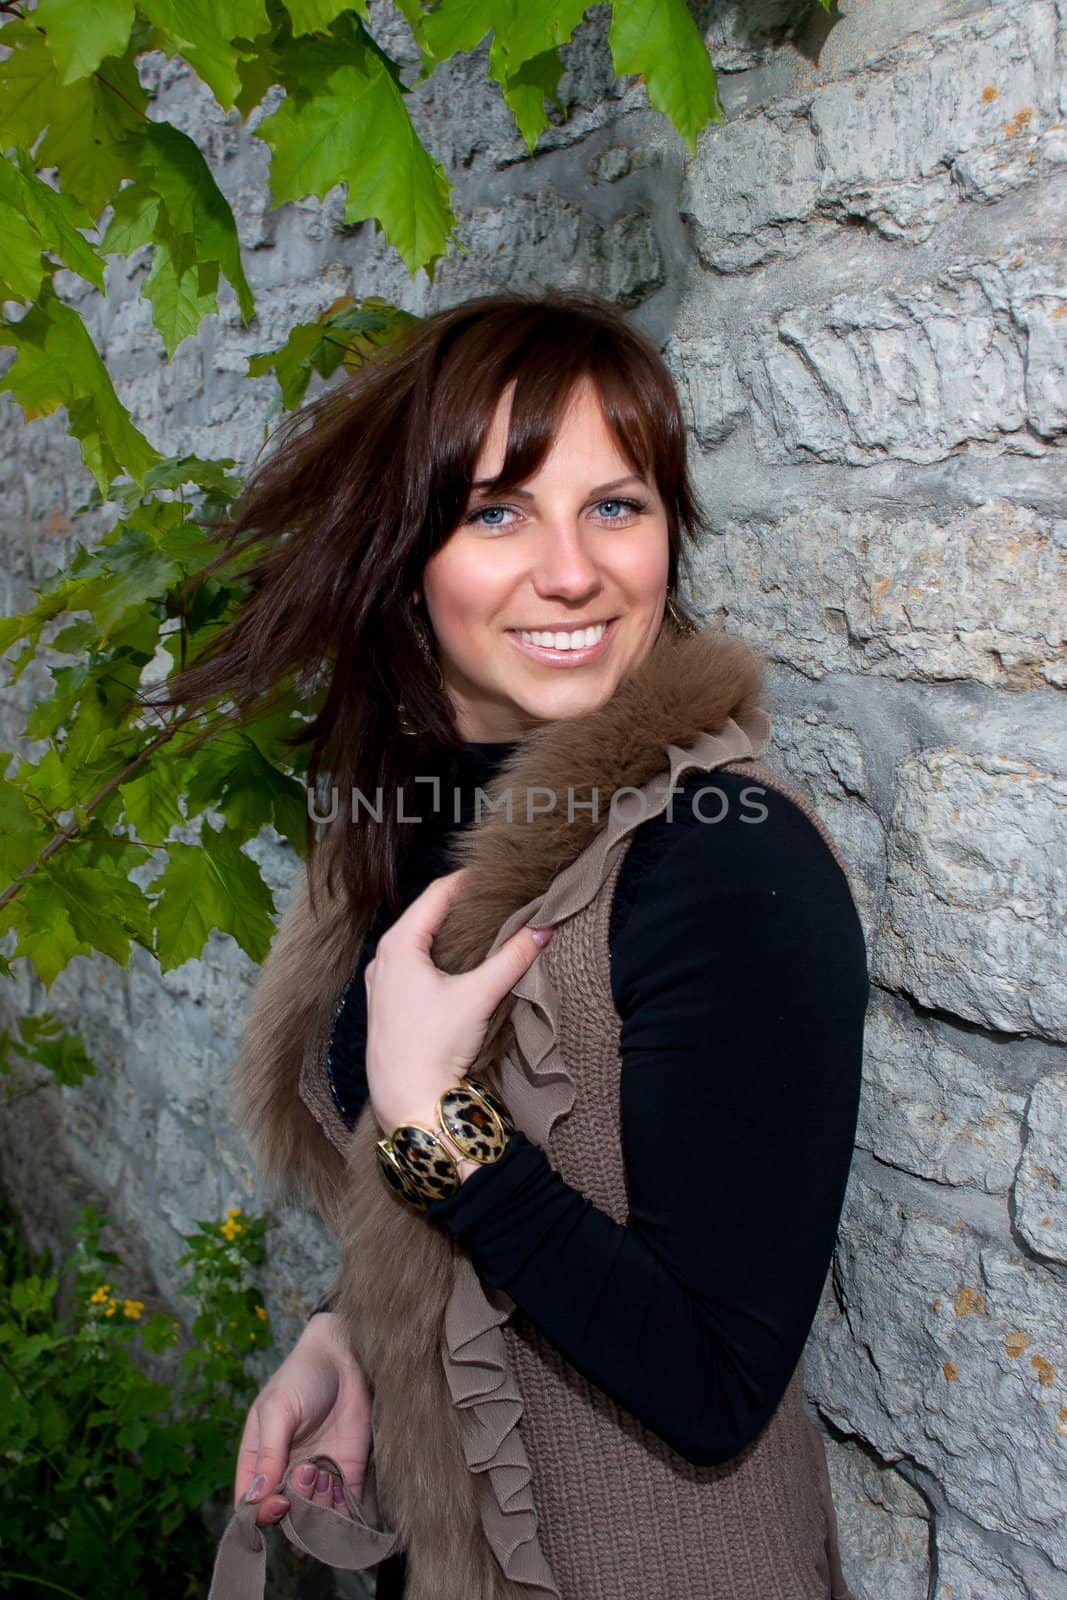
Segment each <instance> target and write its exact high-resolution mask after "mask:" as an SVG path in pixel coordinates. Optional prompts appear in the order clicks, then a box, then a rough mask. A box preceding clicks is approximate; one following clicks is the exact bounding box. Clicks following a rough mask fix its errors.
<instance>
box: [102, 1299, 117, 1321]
mask: <svg viewBox="0 0 1067 1600" xmlns="http://www.w3.org/2000/svg"><path fill="white" fill-rule="evenodd" d="M115 1306H116V1302H115V1301H114V1300H109V1301H108V1303H107V1305H106V1306H105V1307H104V1316H105V1317H113V1316H114V1315H115Z"/></svg>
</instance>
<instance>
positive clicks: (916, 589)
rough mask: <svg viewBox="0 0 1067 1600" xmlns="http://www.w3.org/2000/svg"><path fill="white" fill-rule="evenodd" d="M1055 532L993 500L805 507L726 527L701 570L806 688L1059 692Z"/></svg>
mask: <svg viewBox="0 0 1067 1600" xmlns="http://www.w3.org/2000/svg"><path fill="white" fill-rule="evenodd" d="M683 371H684V373H685V377H686V380H687V392H688V394H689V396H690V398H691V401H692V402H693V403H694V404H696V403H699V405H700V406H701V407H702V409H703V416H704V419H705V420H704V427H705V428H706V429H708V430H712V429H715V428H717V427H720V426H724V425H725V423H726V407H725V405H724V404H723V403H722V402H721V400H720V398H719V396H717V395H716V394H715V385H716V383H717V382H720V381H721V382H722V383H723V385H724V386H725V382H726V381H728V380H726V379H725V378H723V379H722V380H720V378H719V369H718V364H717V363H709V366H708V368H706V369H705V368H703V367H702V366H700V365H697V364H696V363H694V362H690V363H689V364H688V365H687V366H684V367H683ZM697 397H699V401H698V400H697ZM731 420H732V419H731ZM1057 530H1058V525H1057V523H1056V522H1055V521H1054V520H1053V519H1051V518H1049V517H1045V516H1042V515H1041V514H1040V513H1038V512H1036V511H1035V510H1033V509H1032V508H1030V507H1027V506H1020V505H1013V504H1011V503H1010V502H1009V501H1005V500H996V499H994V500H991V501H989V502H987V503H986V504H984V505H981V506H975V507H961V508H958V509H956V510H953V511H950V512H947V513H945V514H944V515H943V516H941V515H938V516H933V515H924V516H915V515H909V514H908V513H906V512H901V513H899V514H898V515H895V516H886V515H884V514H882V513H880V512H874V511H851V512H843V511H838V510H834V509H833V508H830V507H826V508H823V507H818V508H816V507H806V508H804V509H803V510H798V511H795V512H786V513H784V514H783V515H782V517H781V518H780V519H779V520H776V521H774V522H772V523H766V522H764V521H763V520H762V519H761V520H760V521H758V522H756V523H755V524H754V523H753V520H752V519H751V518H750V517H743V516H736V517H735V516H730V517H724V518H723V520H722V522H721V523H720V524H719V527H718V530H717V535H716V537H715V538H714V539H713V540H712V541H710V542H709V544H708V545H707V546H705V548H704V550H703V551H702V552H701V564H702V567H703V568H704V570H705V571H706V572H707V574H708V580H707V587H708V589H709V591H710V592H711V593H712V594H713V595H714V598H715V601H716V603H717V604H719V605H721V606H722V607H724V608H725V610H726V611H727V612H728V613H729V615H730V617H731V618H732V619H737V620H739V621H741V622H744V623H748V624H749V625H750V626H751V628H752V629H753V631H757V630H760V631H762V633H763V636H764V637H765V638H766V639H767V641H768V642H769V643H770V644H771V645H773V646H774V648H775V649H776V650H777V651H779V652H780V653H781V655H782V657H783V658H784V659H786V660H788V661H789V662H791V663H792V664H793V665H794V666H796V667H798V668H799V669H800V670H801V671H802V672H804V673H806V674H808V676H810V677H812V678H816V679H818V678H822V677H824V676H825V675H826V674H827V673H829V672H847V671H851V672H861V673H863V674H865V675H867V676H872V675H873V676H878V677H887V678H898V679H916V680H919V681H921V682H927V683H928V682H936V681H939V680H942V681H943V680H949V681H956V680H959V679H961V678H963V679H969V680H971V681H972V682H975V683H984V684H988V685H989V686H990V687H996V688H1005V689H1013V690H1016V689H1030V688H1035V687H1038V686H1039V685H1040V684H1042V683H1047V684H1050V685H1052V686H1054V687H1058V688H1062V687H1064V685H1067V544H1065V543H1064V542H1063V540H1062V539H1060V538H1059V537H1058V531H1057Z"/></svg>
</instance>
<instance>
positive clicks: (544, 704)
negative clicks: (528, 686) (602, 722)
mask: <svg viewBox="0 0 1067 1600" xmlns="http://www.w3.org/2000/svg"><path fill="white" fill-rule="evenodd" d="M614 692H615V685H614V684H601V685H594V684H574V685H573V686H571V685H568V684H560V685H558V687H557V688H556V690H555V692H554V693H552V694H532V695H531V694H527V695H516V696H515V703H516V705H518V706H519V707H520V709H521V710H522V712H523V713H524V714H525V715H526V716H528V717H535V718H536V719H537V721H538V722H561V721H564V720H566V719H570V718H574V717H587V716H589V715H591V713H592V712H594V711H599V710H600V708H601V706H604V705H607V703H608V701H609V700H610V699H611V697H612V695H613V694H614Z"/></svg>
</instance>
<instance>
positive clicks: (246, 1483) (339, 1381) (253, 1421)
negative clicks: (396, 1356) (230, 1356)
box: [234, 1311, 371, 1524]
mask: <svg viewBox="0 0 1067 1600" xmlns="http://www.w3.org/2000/svg"><path fill="white" fill-rule="evenodd" d="M370 1445H371V1389H370V1384H369V1383H368V1381H367V1378H366V1375H365V1374H364V1372H363V1369H362V1367H361V1366H360V1364H359V1362H358V1361H357V1360H356V1358H355V1356H354V1355H353V1354H352V1352H351V1350H350V1349H349V1348H348V1345H347V1343H346V1341H345V1340H344V1339H343V1338H342V1336H341V1332H340V1318H339V1317H338V1316H337V1315H336V1313H334V1312H331V1311H320V1312H318V1313H317V1314H316V1315H315V1316H313V1317H312V1318H311V1319H310V1320H309V1322H308V1324H307V1327H306V1328H305V1329H304V1331H303V1333H302V1334H301V1335H300V1338H299V1340H298V1341H297V1343H296V1345H295V1346H294V1347H293V1349H292V1351H291V1352H290V1354H289V1355H288V1356H287V1357H286V1358H285V1360H284V1361H283V1362H282V1364H281V1366H280V1367H279V1368H278V1370H277V1372H275V1373H274V1375H273V1377H271V1378H270V1379H269V1380H268V1381H267V1383H266V1384H265V1385H264V1387H263V1388H262V1389H261V1390H260V1392H259V1394H258V1395H257V1397H256V1399H255V1400H254V1401H253V1402H252V1406H251V1409H250V1410H249V1413H248V1418H247V1420H246V1422H245V1426H244V1432H243V1434H242V1435H241V1443H240V1447H239V1449H238V1452H237V1476H236V1479H235V1482H234V1504H235V1505H237V1504H238V1503H239V1502H240V1501H241V1500H242V1499H244V1498H245V1496H246V1494H247V1492H248V1491H249V1490H250V1489H251V1490H253V1491H258V1492H253V1493H252V1494H251V1495H249V1496H248V1497H249V1498H250V1499H252V1500H255V1501H256V1502H257V1510H256V1522H257V1523H260V1524H264V1523H275V1522H278V1521H279V1520H280V1519H281V1518H282V1517H284V1515H285V1513H286V1512H287V1511H288V1509H289V1500H288V1499H287V1498H286V1497H285V1496H284V1495H279V1494H277V1493H275V1491H276V1490H277V1489H278V1487H279V1486H280V1484H281V1482H282V1479H283V1478H284V1477H285V1474H286V1471H287V1470H288V1467H289V1464H290V1462H291V1461H294V1460H299V1459H300V1458H301V1457H303V1456H314V1455H328V1456H332V1457H333V1459H334V1460H335V1461H336V1462H337V1465H338V1466H339V1467H340V1468H341V1471H342V1472H343V1473H344V1478H345V1482H346V1484H347V1485H348V1487H349V1489H350V1490H351V1492H352V1494H353V1495H354V1496H355V1497H356V1498H357V1499H358V1498H359V1496H360V1495H361V1494H362V1492H363V1478H364V1474H365V1472H366V1470H367V1461H368V1458H369V1456H370ZM309 1470H312V1471H313V1469H309ZM298 1476H299V1475H298V1474H297V1473H294V1474H293V1478H292V1480H291V1482H292V1487H293V1488H294V1489H295V1490H296V1492H297V1493H298V1494H303V1495H304V1497H305V1499H309V1500H312V1501H314V1503H315V1504H316V1505H324V1506H330V1505H332V1506H333V1507H334V1509H335V1510H337V1511H341V1512H343V1511H344V1510H345V1503H344V1495H343V1494H342V1493H341V1488H340V1485H339V1484H338V1483H337V1481H336V1479H335V1478H334V1477H333V1475H332V1474H322V1473H320V1474H319V1477H320V1479H321V1478H323V1477H327V1478H329V1479H330V1481H329V1482H327V1483H326V1484H325V1485H324V1486H322V1487H319V1486H318V1483H317V1482H313V1483H310V1484H308V1485H306V1486H305V1485H301V1484H300V1483H299V1482H298V1481H297V1480H298Z"/></svg>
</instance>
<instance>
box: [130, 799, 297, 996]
mask: <svg viewBox="0 0 1067 1600" xmlns="http://www.w3.org/2000/svg"><path fill="white" fill-rule="evenodd" d="M200 839H201V843H200V844H199V845H188V844H170V845H168V846H167V854H168V857H169V860H168V863H167V866H166V867H165V868H164V870H163V872H162V873H161V874H160V876H159V877H158V878H154V879H153V880H152V883H151V885H150V890H151V892H152V893H153V894H155V895H156V896H157V899H156V904H155V908H154V920H155V929H156V954H157V957H158V960H159V964H160V967H161V968H162V970H163V971H164V972H169V971H171V970H172V969H173V968H174V967H180V966H181V965H182V963H183V962H184V961H188V960H190V959H191V958H192V957H193V956H198V955H200V953H201V952H202V950H203V949H204V946H205V945H206V944H207V941H208V938H209V936H210V934H211V932H212V930H213V929H218V930H220V931H221V932H222V933H228V934H230V935H231V936H232V937H233V938H234V939H235V940H236V941H237V943H238V944H239V945H240V946H241V949H242V950H244V952H245V953H246V955H249V956H250V957H251V958H252V960H253V961H256V962H261V961H263V960H264V959H265V957H266V954H267V951H268V949H269V948H270V942H271V939H272V938H273V936H274V932H275V926H274V921H273V915H274V909H275V908H274V897H273V896H272V894H271V892H270V890H269V889H268V887H267V885H266V884H265V883H264V881H263V879H262V877H261V876H260V873H259V868H258V867H257V866H256V864H255V862H254V861H252V860H251V859H250V857H248V856H246V855H245V854H244V852H243V851H242V850H241V849H240V848H239V847H238V845H237V843H236V842H235V841H234V838H233V836H232V834H231V833H230V832H229V830H227V829H223V831H222V832H221V833H216V832H215V830H214V829H213V828H211V827H209V826H208V824H207V823H206V822H205V823H204V825H203V826H202V828H201V830H200Z"/></svg>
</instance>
